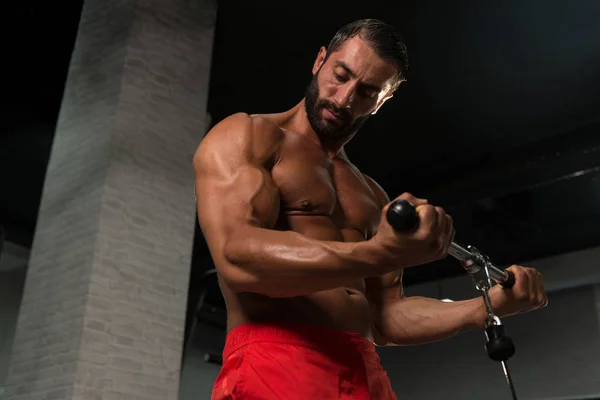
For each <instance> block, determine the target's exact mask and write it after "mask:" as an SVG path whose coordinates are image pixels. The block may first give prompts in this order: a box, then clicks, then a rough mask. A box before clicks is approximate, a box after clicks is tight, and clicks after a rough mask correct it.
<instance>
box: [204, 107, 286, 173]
mask: <svg viewBox="0 0 600 400" xmlns="http://www.w3.org/2000/svg"><path fill="white" fill-rule="evenodd" d="M284 136H285V135H284V132H283V131H282V129H281V128H280V127H279V126H277V124H275V123H274V122H273V120H271V119H269V118H266V117H263V116H260V115H249V114H246V113H236V114H233V115H230V116H228V117H226V118H225V119H223V120H221V121H220V122H219V123H217V124H216V125H215V126H214V127H213V128H212V129H211V130H210V131H209V132H208V133H207V134H206V135H205V137H204V138H203V139H202V141H201V142H200V145H199V146H198V149H197V150H196V153H195V155H194V165H195V167H196V168H198V167H201V166H203V165H206V164H212V165H214V163H218V164H219V165H222V164H238V163H252V164H264V163H267V162H268V161H269V160H271V159H273V157H274V156H275V155H276V153H277V151H278V149H279V147H280V145H281V143H282V141H283V139H284ZM232 166H233V165H232Z"/></svg>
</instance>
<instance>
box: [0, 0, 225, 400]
mask: <svg viewBox="0 0 600 400" xmlns="http://www.w3.org/2000/svg"><path fill="white" fill-rule="evenodd" d="M215 17H216V0H197V1H186V0H170V1H158V0H155V1H149V0H146V1H144V0H121V1H118V2H107V1H104V0H87V1H85V4H84V6H83V11H82V15H81V22H80V26H79V32H78V36H77V40H76V43H75V48H74V52H73V57H72V60H71V66H70V70H69V75H68V79H67V83H66V87H65V93H64V99H63V104H62V108H61V111H60V115H59V120H58V125H57V129H56V136H55V140H54V144H53V148H52V153H51V156H50V161H49V165H48V171H47V176H46V181H45V184H44V189H43V193H42V200H41V206H40V210H39V218H38V223H37V229H36V234H35V238H34V244H33V247H32V251H31V259H30V264H29V267H28V273H27V279H26V284H25V288H24V296H23V302H22V306H21V311H20V315H19V320H18V324H17V330H16V334H15V340H14V346H13V353H12V361H11V366H10V371H9V376H8V379H7V393H6V396H7V398H8V399H15V400H17V399H27V400H37V399H48V400H51V399H61V400H63V399H103V400H111V399H121V400H124V399H161V400H164V399H176V398H177V392H178V383H179V373H180V371H179V369H180V359H181V352H182V340H183V330H184V321H185V308H186V298H187V288H188V278H189V267H190V255H191V249H192V241H193V233H194V224H195V199H194V182H193V170H192V155H193V153H194V151H195V149H196V147H197V145H198V143H199V142H200V140H201V137H202V135H203V133H204V127H205V115H206V101H207V91H208V79H209V68H210V62H211V54H212V43H213V31H214V24H215Z"/></svg>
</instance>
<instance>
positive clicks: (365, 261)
mask: <svg viewBox="0 0 600 400" xmlns="http://www.w3.org/2000/svg"><path fill="white" fill-rule="evenodd" d="M353 258H354V259H355V260H356V261H357V263H358V264H359V266H360V267H362V268H366V271H367V272H368V274H369V275H370V276H376V275H382V274H385V273H387V272H390V271H394V270H397V269H398V266H397V265H394V264H395V263H394V262H393V261H391V257H390V256H389V255H388V254H387V252H386V251H385V250H384V249H383V248H382V246H380V245H379V243H377V241H376V240H375V239H370V240H365V241H362V242H356V243H355V246H354V257H353Z"/></svg>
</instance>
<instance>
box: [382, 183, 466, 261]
mask: <svg viewBox="0 0 600 400" xmlns="http://www.w3.org/2000/svg"><path fill="white" fill-rule="evenodd" d="M396 200H407V201H409V202H410V203H412V204H413V205H414V206H415V207H416V209H417V213H418V216H419V225H418V227H417V228H416V229H415V231H413V232H410V233H400V232H396V231H395V230H394V228H392V227H391V225H390V224H389V223H388V221H387V218H386V213H387V210H388V208H389V206H390V204H391V203H393V201H396ZM393 201H392V202H390V203H388V204H387V205H386V206H385V207H384V208H383V210H382V214H381V221H380V224H379V230H378V232H377V234H376V235H375V236H374V237H373V238H372V241H373V243H374V244H375V248H376V250H375V251H376V252H378V256H381V257H382V260H383V262H385V263H386V264H388V263H389V264H394V265H397V266H398V267H399V268H402V267H411V266H416V265H422V264H427V263H430V262H433V261H437V260H440V259H442V258H445V257H446V255H447V254H448V248H449V247H450V244H451V243H452V241H453V240H454V234H455V230H454V224H453V221H452V217H450V216H449V215H447V214H446V212H445V211H444V209H443V208H441V207H436V206H433V205H430V204H429V203H428V202H427V200H424V199H419V198H416V197H414V196H413V195H412V194H410V193H404V194H402V195H401V196H399V197H397V198H396V199H394V200H393Z"/></svg>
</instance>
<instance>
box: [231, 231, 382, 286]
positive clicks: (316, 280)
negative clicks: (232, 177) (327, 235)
mask: <svg viewBox="0 0 600 400" xmlns="http://www.w3.org/2000/svg"><path fill="white" fill-rule="evenodd" d="M375 253H376V252H375V251H374V250H373V246H371V245H370V244H369V243H367V242H356V243H346V242H333V241H320V240H314V239H311V238H308V237H306V236H304V235H301V234H298V233H296V232H292V231H283V232H282V231H274V230H269V229H260V228H252V229H247V230H246V231H244V232H238V233H237V234H236V235H235V237H234V238H232V240H230V241H229V242H228V245H227V246H226V249H225V258H226V260H227V262H228V263H229V264H230V265H233V266H235V267H236V268H238V269H239V270H241V271H243V273H244V275H245V276H246V277H247V279H245V280H244V282H241V284H240V285H239V289H240V290H243V291H251V292H255V293H260V294H265V295H269V296H274V297H294V296H302V295H307V294H310V293H314V292H318V291H322V290H327V289H332V288H337V287H343V286H346V285H348V284H349V283H351V282H355V281H356V280H357V279H363V278H365V277H368V276H375V275H379V274H381V273H384V272H387V271H386V269H385V267H383V266H382V265H385V264H382V263H380V262H379V260H378V256H377V255H376V254H375Z"/></svg>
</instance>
